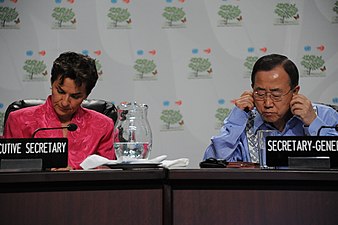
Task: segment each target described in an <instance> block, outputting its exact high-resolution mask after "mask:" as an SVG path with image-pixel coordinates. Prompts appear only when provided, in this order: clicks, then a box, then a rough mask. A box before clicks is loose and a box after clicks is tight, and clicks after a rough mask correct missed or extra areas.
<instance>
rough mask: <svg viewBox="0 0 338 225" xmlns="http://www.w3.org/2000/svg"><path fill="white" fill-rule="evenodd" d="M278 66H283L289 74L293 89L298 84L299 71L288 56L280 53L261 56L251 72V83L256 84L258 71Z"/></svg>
mask: <svg viewBox="0 0 338 225" xmlns="http://www.w3.org/2000/svg"><path fill="white" fill-rule="evenodd" d="M277 66H282V67H283V68H284V70H285V71H286V73H287V74H288V75H289V79H290V87H291V88H292V89H293V88H295V87H296V86H297V85H298V82H299V72H298V69H297V66H296V65H295V64H294V63H293V62H292V61H291V60H290V59H288V58H287V57H286V56H284V55H279V54H271V55H265V56H262V57H261V58H259V59H258V60H257V61H256V63H255V65H254V66H253V69H252V72H251V84H252V85H254V84H255V78H256V73H257V72H259V71H270V70H272V69H274V68H275V67H277Z"/></svg>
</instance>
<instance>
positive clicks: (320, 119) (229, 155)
mask: <svg viewBox="0 0 338 225" xmlns="http://www.w3.org/2000/svg"><path fill="white" fill-rule="evenodd" d="M313 106H314V108H315V110H316V113H317V118H316V119H315V120H314V121H313V122H312V123H311V124H310V126H308V127H305V126H304V123H303V121H302V120H301V119H299V118H298V117H297V116H293V117H292V118H291V119H290V120H289V121H288V122H287V123H286V125H285V128H284V130H283V131H282V132H280V131H278V130H276V128H274V127H272V126H271V125H269V124H268V123H265V122H264V121H263V119H262V117H261V116H260V114H259V113H258V112H257V110H256V109H253V112H254V113H255V114H256V117H255V119H254V132H255V133H257V130H276V132H277V135H279V136H310V135H311V136H316V135H317V132H318V130H319V128H320V127H321V126H335V125H337V123H338V112H337V111H335V110H334V109H333V108H331V107H329V106H325V105H320V104H313ZM248 118H249V113H247V112H245V111H243V110H241V109H239V108H238V107H234V108H233V110H232V111H231V113H230V114H229V116H228V117H227V118H226V119H225V120H224V124H223V127H222V128H221V130H220V134H219V135H218V136H213V137H212V138H211V144H210V145H209V146H208V147H207V149H206V151H205V153H204V157H203V160H205V159H207V158H210V157H213V158H216V159H225V160H227V161H228V162H236V161H243V162H250V154H249V149H248V140H247V137H246V131H245V127H246V124H247V121H248ZM320 135H321V136H338V132H337V131H336V130H335V129H322V130H321V132H320Z"/></svg>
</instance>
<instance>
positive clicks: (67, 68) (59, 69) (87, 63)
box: [51, 52, 98, 95]
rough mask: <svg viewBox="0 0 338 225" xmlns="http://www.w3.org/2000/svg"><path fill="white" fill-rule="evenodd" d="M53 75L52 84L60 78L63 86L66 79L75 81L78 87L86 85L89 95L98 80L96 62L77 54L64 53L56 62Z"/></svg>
mask: <svg viewBox="0 0 338 225" xmlns="http://www.w3.org/2000/svg"><path fill="white" fill-rule="evenodd" d="M51 74H52V76H51V83H52V84H53V83H54V82H55V81H56V80H57V79H59V78H60V80H61V84H63V81H64V79H65V78H70V79H72V80H74V82H75V84H76V86H78V87H80V86H81V85H82V84H85V88H86V94H87V95H89V94H90V92H91V91H92V89H93V88H94V87H95V85H96V82H97V79H98V74H97V70H96V65H95V60H94V59H92V58H90V57H89V56H86V55H82V54H79V53H75V52H64V53H62V54H61V55H60V56H59V57H58V58H57V59H56V60H55V61H54V63H53V68H52V72H51Z"/></svg>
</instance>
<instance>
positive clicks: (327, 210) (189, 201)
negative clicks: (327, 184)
mask: <svg viewBox="0 0 338 225" xmlns="http://www.w3.org/2000/svg"><path fill="white" fill-rule="evenodd" d="M337 208H338V192H331V191H292V190H286V191H283V190H173V225H192V224H193V225H205V224H208V225H227V224H229V225H236V224H238V225H243V224H250V225H256V224H257V225H265V224H266V225H271V224H273V225H279V224H280V225H285V224H288V225H299V224H306V225H312V224H313V225H318V224H321V225H337V224H338V213H337Z"/></svg>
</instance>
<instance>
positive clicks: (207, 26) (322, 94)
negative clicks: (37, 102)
mask: <svg viewBox="0 0 338 225" xmlns="http://www.w3.org/2000/svg"><path fill="white" fill-rule="evenodd" d="M68 50H71V51H76V52H81V53H83V54H86V55H89V56H91V57H93V58H95V59H96V60H97V68H98V71H99V76H100V78H99V81H98V84H97V86H96V88H95V89H94V90H93V92H92V94H91V95H90V96H89V97H90V98H94V99H105V100H109V101H112V102H114V103H115V104H119V103H120V102H123V101H136V102H138V103H146V104H148V105H149V115H148V119H149V122H150V124H151V128H152V131H153V152H152V155H151V158H152V157H155V156H158V155H162V154H167V155H168V158H169V159H175V158H181V157H188V158H190V160H191V164H190V166H192V167H195V166H198V162H200V161H201V159H202V156H203V153H204V150H205V148H206V146H207V145H208V143H209V140H210V137H211V136H212V135H215V134H217V133H218V129H219V128H220V126H221V125H222V121H223V119H224V118H225V116H226V115H227V114H228V113H229V110H230V109H231V108H232V107H233V105H232V104H231V100H232V99H234V98H236V97H238V96H239V95H240V94H241V93H242V92H243V91H244V90H246V89H249V88H250V79H249V76H250V72H251V69H252V66H253V64H254V62H255V61H256V60H257V59H258V57H260V56H262V55H264V54H270V53H281V54H285V55H287V56H288V57H289V58H291V59H292V60H293V61H294V62H295V63H296V64H297V65H298V67H299V70H300V74H301V79H300V82H301V92H302V93H303V94H305V95H307V96H308V97H309V98H310V99H311V100H312V101H316V102H326V103H331V104H338V79H337V76H338V1H336V0H294V1H288V0H284V1H283V0H256V1H251V0H96V1H94V0H48V1H47V0H29V1H28V0H26V1H24V0H0V52H1V53H0V68H1V69H0V76H1V82H0V93H1V96H0V119H1V121H0V124H1V131H2V124H3V114H4V112H5V110H6V108H7V106H8V105H9V104H10V103H11V102H13V101H14V100H18V99H25V98H45V97H46V96H47V95H48V94H49V93H50V81H49V77H50V69H51V66H52V62H53V60H54V59H55V58H56V57H57V56H58V55H59V54H60V53H61V52H64V51H68Z"/></svg>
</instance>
